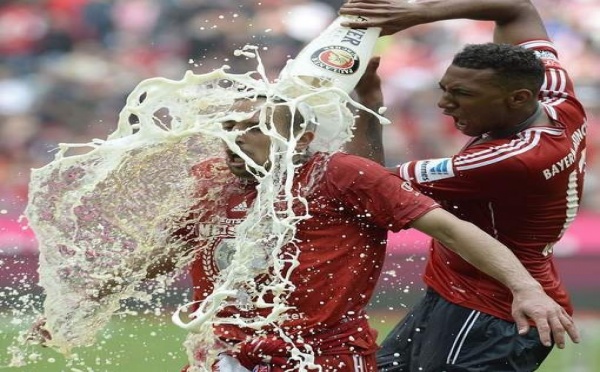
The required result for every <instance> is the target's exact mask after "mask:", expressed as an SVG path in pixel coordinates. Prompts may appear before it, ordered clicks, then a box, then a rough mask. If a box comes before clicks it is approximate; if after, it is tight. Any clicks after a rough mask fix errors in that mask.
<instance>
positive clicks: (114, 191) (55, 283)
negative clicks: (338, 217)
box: [26, 46, 385, 371]
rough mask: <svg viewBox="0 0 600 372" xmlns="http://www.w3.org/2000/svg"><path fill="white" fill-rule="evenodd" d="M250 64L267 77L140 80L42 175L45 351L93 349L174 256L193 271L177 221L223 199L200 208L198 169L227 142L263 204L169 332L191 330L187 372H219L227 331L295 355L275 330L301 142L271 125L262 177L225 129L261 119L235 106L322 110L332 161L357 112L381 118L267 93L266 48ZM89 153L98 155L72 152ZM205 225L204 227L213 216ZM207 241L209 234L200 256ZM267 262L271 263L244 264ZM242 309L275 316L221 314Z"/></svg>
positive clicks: (287, 270) (36, 188)
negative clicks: (266, 332)
mask: <svg viewBox="0 0 600 372" xmlns="http://www.w3.org/2000/svg"><path fill="white" fill-rule="evenodd" d="M240 54H244V55H251V56H254V57H256V59H257V64H258V68H257V71H253V72H249V73H246V74H231V73H228V72H227V67H226V66H224V67H223V68H221V69H219V70H215V71H213V72H212V73H208V74H193V73H191V72H187V73H186V74H185V76H184V77H183V79H181V80H179V81H173V80H168V79H163V78H153V79H148V80H145V81H143V82H141V83H140V84H139V85H138V86H137V87H136V88H135V89H134V90H133V91H132V93H131V94H130V95H129V97H128V99H127V102H126V105H125V107H124V108H123V110H122V111H121V113H120V115H119V122H118V126H117V129H116V130H115V131H114V132H113V133H112V134H111V135H109V136H108V137H107V139H105V140H100V139H95V140H93V141H91V142H90V143H85V144H61V146H60V150H59V152H58V153H57V155H56V157H55V159H54V160H53V161H52V162H51V163H49V164H48V165H46V166H44V167H42V168H39V169H35V170H33V171H32V178H31V183H30V192H29V205H28V207H27V209H26V217H27V219H28V223H29V225H30V227H31V228H32V229H33V231H34V232H35V235H36V237H37V239H38V242H39V251H40V260H39V275H40V281H39V284H40V285H41V286H42V287H43V288H44V291H45V295H46V298H45V302H44V306H43V307H44V308H43V315H44V317H45V318H46V328H47V329H48V330H49V331H50V333H51V334H52V340H50V341H49V342H48V346H51V347H53V348H55V349H56V350H58V351H59V352H61V353H63V354H69V353H70V352H71V351H72V350H73V348H76V347H82V346H91V345H94V343H95V342H96V336H97V334H98V332H99V331H100V330H102V329H103V328H104V327H105V326H106V325H107V323H108V322H109V320H110V318H111V316H112V315H113V314H114V313H115V312H116V311H117V310H118V309H119V308H120V306H122V301H123V300H125V299H128V298H142V299H143V298H146V297H147V294H146V293H144V292H143V289H140V286H139V284H140V283H142V282H143V281H144V280H145V278H146V274H147V272H148V270H149V268H151V267H153V265H156V264H157V262H159V261H160V260H161V259H164V258H166V257H170V258H171V259H172V260H174V261H175V267H176V270H175V273H176V272H180V271H181V270H183V269H184V268H185V267H186V266H187V265H188V264H189V263H190V262H191V261H192V260H193V257H191V256H190V255H189V254H185V253H184V252H186V250H185V245H186V243H185V242H184V241H183V240H181V239H174V238H173V236H174V233H175V232H176V231H178V230H179V229H181V228H182V225H181V224H182V222H181V216H185V215H187V213H188V212H189V210H190V209H192V208H194V206H195V205H198V203H199V198H200V199H202V200H201V201H205V202H206V203H207V205H211V203H213V204H214V203H215V201H217V200H218V199H219V189H218V187H216V188H213V189H212V192H209V193H206V194H204V195H201V196H198V195H197V193H196V183H197V181H198V180H197V179H195V178H194V177H193V176H192V175H191V174H190V169H191V168H192V167H193V166H194V165H195V164H198V163H200V162H202V161H204V160H207V159H214V158H222V156H223V151H224V150H223V143H225V144H226V145H227V146H228V147H229V148H230V149H232V150H233V151H234V152H235V153H236V154H238V155H239V156H240V157H241V158H242V159H244V161H245V162H246V164H247V166H248V167H251V168H252V169H254V170H255V171H256V174H257V179H258V181H259V183H258V186H257V191H258V196H257V198H256V201H255V202H254V203H253V204H252V205H251V206H250V209H249V211H248V214H247V218H246V219H245V220H244V221H243V222H242V223H241V224H240V225H239V226H238V227H237V228H236V234H235V235H236V236H235V239H234V241H233V247H234V252H235V253H234V255H233V257H232V260H231V263H230V265H229V266H228V267H227V269H225V270H223V271H222V272H221V273H220V274H219V275H218V277H216V278H215V279H214V280H215V283H214V288H213V290H212V292H211V293H210V294H208V295H207V296H206V298H205V299H204V300H202V301H201V302H200V303H198V304H195V306H196V310H195V311H194V312H193V313H192V314H190V320H189V321H185V320H183V319H182V317H181V311H183V310H184V309H187V308H189V304H187V305H184V306H182V307H181V308H180V309H179V310H177V311H176V312H175V314H174V315H173V321H174V322H175V324H177V325H178V326H180V327H183V328H185V329H186V330H189V331H190V336H189V337H188V340H186V343H185V346H186V348H187V349H188V355H189V359H190V364H191V371H204V370H207V371H210V370H211V369H210V368H211V365H212V363H213V361H214V358H215V357H216V354H217V353H218V352H220V351H227V350H228V348H229V347H228V346H223V345H217V344H215V337H214V333H213V329H214V327H215V326H219V325H221V324H233V325H237V326H240V327H247V328H252V329H256V330H259V329H261V328H263V327H265V326H269V327H275V329H276V330H277V332H278V333H279V335H280V336H281V337H282V338H283V339H284V340H286V341H290V343H291V344H292V345H293V340H291V339H290V338H289V337H287V335H286V332H285V331H284V330H283V329H281V328H278V327H277V325H278V324H281V322H282V321H283V319H284V316H283V315H284V314H285V312H286V311H287V310H288V309H289V308H290V307H289V305H288V304H287V301H286V299H287V297H288V296H289V294H290V293H291V292H293V290H294V283H292V282H291V281H290V279H289V278H290V275H291V272H292V271H293V269H294V267H296V266H297V264H298V261H297V251H295V250H294V249H293V247H294V244H295V243H294V233H295V226H296V224H297V223H298V222H299V221H302V220H303V219H307V218H310V216H309V215H307V214H302V213H300V214H299V215H297V214H296V213H294V210H293V209H292V205H293V204H294V203H297V202H298V201H299V202H300V203H305V202H306V201H305V200H303V199H302V198H301V197H300V196H297V195H294V193H292V190H291V188H292V177H293V175H294V169H295V165H294V164H293V163H292V158H293V157H294V156H295V155H297V154H296V152H295V147H296V140H297V138H298V137H294V136H293V135H290V136H289V137H283V136H282V135H281V134H279V133H278V132H277V131H275V130H274V129H273V128H274V127H273V125H272V123H270V122H268V120H269V119H267V116H266V115H261V123H260V124H259V127H260V130H261V131H262V132H263V133H265V134H267V135H269V136H270V137H271V151H270V159H269V163H270V164H276V165H278V166H273V167H270V168H266V167H264V165H263V164H256V163H255V162H254V161H253V160H252V159H250V158H249V157H248V156H247V155H246V154H245V153H243V152H242V151H241V150H240V148H239V147H238V146H237V145H236V143H235V138H236V136H237V135H239V132H237V131H232V132H226V131H224V130H223V129H222V126H221V123H222V122H224V121H228V120H234V121H239V120H244V119H247V118H249V117H251V116H252V115H253V113H240V112H236V111H233V110H231V107H232V105H233V103H234V102H235V101H236V100H239V99H255V98H256V97H257V95H264V96H266V97H267V102H266V104H265V105H266V106H274V105H281V104H285V105H288V106H289V107H290V111H291V112H296V110H299V111H300V112H304V113H305V114H306V115H303V116H304V117H305V118H306V117H307V116H308V115H309V114H308V113H309V112H312V113H316V115H314V116H313V119H314V117H316V118H317V120H319V118H323V117H324V116H323V115H322V114H321V113H323V112H326V113H327V115H326V116H327V118H328V121H329V122H335V123H336V125H337V128H338V129H336V130H335V131H330V132H327V133H329V134H328V135H322V136H321V138H320V141H321V142H320V146H325V147H326V148H327V149H329V150H332V149H337V148H339V146H340V145H341V144H343V143H344V142H346V141H347V140H348V139H350V138H351V135H352V126H353V122H354V116H353V115H352V112H351V110H350V108H349V107H348V106H353V107H355V108H358V109H362V110H367V111H369V112H371V113H372V114H374V115H376V116H378V115H377V114H376V113H374V112H372V111H371V110H368V109H366V108H365V107H363V106H362V105H360V104H358V103H357V102H354V101H353V100H352V99H351V98H350V97H349V96H348V94H347V93H346V92H345V91H343V90H341V89H339V88H335V87H329V88H327V87H319V88H315V87H313V86H307V85H306V83H304V85H302V84H300V85H298V84H297V82H295V80H293V79H290V80H282V81H278V82H276V83H270V82H269V81H268V79H267V78H266V74H265V73H264V68H263V66H262V63H261V60H260V57H259V55H258V54H257V53H256V47H252V46H247V47H245V48H244V49H243V50H242V51H240ZM282 92H283V93H285V94H283V93H282ZM281 95H284V97H285V98H286V102H285V103H281V102H280V101H277V103H276V100H274V99H273V98H274V97H275V96H281ZM332 102H334V103H333V104H332ZM380 120H382V121H385V119H383V118H381V117H380ZM317 125H326V124H325V123H320V122H317ZM290 132H291V131H290ZM80 147H87V148H90V151H89V152H87V153H85V154H78V155H69V154H68V152H69V150H71V149H75V148H80ZM229 177H230V175H229V174H227V173H223V174H222V175H218V174H217V175H216V176H215V178H214V179H213V180H212V181H213V182H214V184H215V185H225V183H226V182H228V180H229ZM282 203H283V204H282ZM274 205H278V208H274ZM282 205H283V207H282ZM203 213H204V215H203V216H202V217H201V218H204V217H206V214H208V213H210V211H204V212H203ZM188 222H189V221H188ZM210 238H211V237H210V236H199V237H198V240H199V242H200V244H199V246H200V247H201V246H202V244H201V242H202V240H203V239H210ZM257 247H259V248H260V249H257ZM284 248H285V252H287V254H284ZM289 252H292V253H291V254H290V253H289ZM294 252H296V254H294ZM257 260H263V261H264V262H266V264H263V265H255V266H251V265H250V266H249V265H248V263H249V262H257ZM249 268H250V269H249ZM169 275H171V276H173V275H174V274H169ZM257 275H268V276H269V280H268V281H266V282H265V283H266V284H264V285H263V286H262V287H261V288H257V287H256V281H255V278H256V276H257ZM265 293H269V295H268V296H265ZM242 303H243V304H244V305H245V306H250V307H260V308H261V309H268V312H266V315H261V316H258V317H255V318H252V319H245V318H243V317H231V318H221V317H218V316H217V314H218V313H219V312H220V311H221V310H222V309H223V308H224V306H226V305H228V304H242ZM261 314H265V312H264V311H263V312H261ZM199 348H202V349H210V350H212V352H211V353H208V355H206V356H204V360H202V361H199V360H197V358H196V355H195V353H196V350H197V349H199ZM291 354H292V358H293V359H294V360H296V361H297V362H298V363H299V365H298V368H300V370H302V369H304V368H310V367H316V366H314V364H313V363H312V361H313V360H314V356H313V355H312V351H311V350H310V349H308V350H306V349H303V351H300V350H299V349H296V348H295V349H293V350H292V351H291ZM317 367H318V366H317Z"/></svg>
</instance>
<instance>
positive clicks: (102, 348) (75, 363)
mask: <svg viewBox="0 0 600 372" xmlns="http://www.w3.org/2000/svg"><path fill="white" fill-rule="evenodd" d="M2 319H4V321H3V322H2V324H0V349H1V350H3V351H4V350H6V349H7V348H8V347H9V346H10V345H11V344H12V343H13V342H14V338H15V337H16V335H17V333H18V331H19V329H22V326H16V325H14V324H12V323H11V322H10V321H9V317H7V316H6V314H5V315H4V317H2ZM397 320H398V316H397V315H396V316H394V314H393V313H390V314H372V324H373V326H374V327H376V328H378V330H379V331H380V335H382V336H383V335H385V334H386V333H387V332H388V330H389V328H390V327H391V326H392V325H393V324H395V322H396V321H397ZM578 325H579V328H580V329H581V331H582V334H583V337H584V341H583V342H582V343H581V344H579V345H574V344H568V345H567V348H566V349H564V350H558V349H555V350H553V351H552V353H551V354H550V356H549V358H548V359H547V360H546V362H545V363H544V365H543V366H542V367H541V368H540V369H539V370H538V371H542V372H597V371H600V353H599V351H600V318H597V317H596V318H594V317H584V318H581V319H578ZM184 337H185V332H184V331H183V330H180V329H178V328H177V327H176V326H175V325H173V324H171V322H170V320H169V318H168V317H159V318H157V317H127V318H125V319H118V318H116V319H114V320H113V321H112V322H111V323H110V325H109V327H108V328H107V329H106V331H105V332H103V333H102V334H101V335H100V336H99V338H98V340H99V341H98V343H97V345H96V346H94V347H91V348H86V349H82V350H78V351H77V353H76V355H75V356H74V357H73V358H71V359H65V358H64V357H63V356H62V355H61V354H58V353H57V352H55V351H53V350H49V349H44V348H41V347H35V348H33V349H29V350H27V351H28V352H29V353H33V354H32V355H35V357H34V359H35V360H30V361H29V362H30V363H29V364H28V365H26V366H24V367H20V368H9V367H6V366H7V365H8V363H9V362H10V355H8V354H7V353H6V352H3V353H2V354H1V355H2V357H1V358H0V362H1V363H0V370H2V371H7V372H9V371H10V372H79V371H86V372H92V371H94V372H138V371H139V372H142V371H143V372H171V371H174V372H177V371H179V370H180V369H181V367H182V366H183V365H184V364H185V360H186V356H185V353H184V352H183V350H182V346H181V343H182V341H183V339H184Z"/></svg>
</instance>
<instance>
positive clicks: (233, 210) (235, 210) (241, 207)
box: [231, 200, 248, 212]
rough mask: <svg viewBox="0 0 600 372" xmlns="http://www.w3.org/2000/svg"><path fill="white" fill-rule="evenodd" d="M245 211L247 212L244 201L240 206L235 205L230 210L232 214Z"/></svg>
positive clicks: (246, 204) (246, 205)
mask: <svg viewBox="0 0 600 372" xmlns="http://www.w3.org/2000/svg"><path fill="white" fill-rule="evenodd" d="M247 210H248V203H246V201H245V200H244V201H243V202H241V203H240V204H238V205H236V206H235V207H233V208H231V211H232V212H246V211H247Z"/></svg>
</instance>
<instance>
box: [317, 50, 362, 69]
mask: <svg viewBox="0 0 600 372" xmlns="http://www.w3.org/2000/svg"><path fill="white" fill-rule="evenodd" d="M311 61H312V63H313V64H315V66H317V67H320V68H322V69H325V70H327V71H332V72H335V73H337V74H341V75H352V74H354V73H355V72H356V71H357V70H358V66H359V64H360V63H359V62H360V61H359V59H358V55H357V54H356V53H355V52H354V51H353V50H352V49H350V48H346V47H344V46H341V45H330V46H326V47H323V48H320V49H318V50H317V51H316V52H314V53H313V54H312V56H311Z"/></svg>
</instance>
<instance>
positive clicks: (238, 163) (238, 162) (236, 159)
mask: <svg viewBox="0 0 600 372" xmlns="http://www.w3.org/2000/svg"><path fill="white" fill-rule="evenodd" d="M227 164H229V165H230V166H232V167H243V166H244V164H246V162H245V161H244V159H242V157H241V156H239V155H238V154H235V153H233V152H227Z"/></svg>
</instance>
